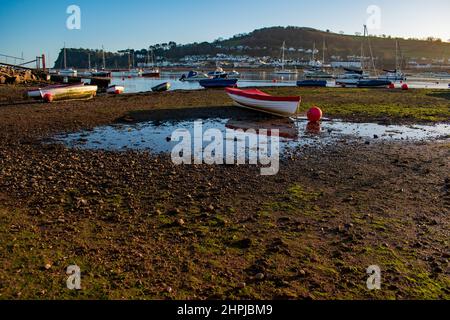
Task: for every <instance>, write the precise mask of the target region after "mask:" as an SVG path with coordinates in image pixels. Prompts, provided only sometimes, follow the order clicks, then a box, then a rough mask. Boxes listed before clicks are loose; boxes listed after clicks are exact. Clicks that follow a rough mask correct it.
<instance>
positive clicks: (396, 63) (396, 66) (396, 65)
mask: <svg viewBox="0 0 450 320" xmlns="http://www.w3.org/2000/svg"><path fill="white" fill-rule="evenodd" d="M399 69H400V68H399V65H398V40H397V41H395V71H398V70H399Z"/></svg>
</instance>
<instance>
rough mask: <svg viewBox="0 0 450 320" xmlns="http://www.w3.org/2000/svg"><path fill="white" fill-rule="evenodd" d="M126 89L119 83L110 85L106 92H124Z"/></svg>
mask: <svg viewBox="0 0 450 320" xmlns="http://www.w3.org/2000/svg"><path fill="white" fill-rule="evenodd" d="M124 91H125V87H123V86H118V85H113V86H109V87H108V89H106V93H110V94H122V93H124Z"/></svg>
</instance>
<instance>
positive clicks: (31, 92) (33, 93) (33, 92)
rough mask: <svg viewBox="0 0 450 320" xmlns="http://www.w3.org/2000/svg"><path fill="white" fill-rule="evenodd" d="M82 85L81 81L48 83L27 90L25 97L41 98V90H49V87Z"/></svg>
mask: <svg viewBox="0 0 450 320" xmlns="http://www.w3.org/2000/svg"><path fill="white" fill-rule="evenodd" d="M77 86H84V83H83V82H80V83H71V84H56V85H50V86H46V87H42V88H35V89H31V90H28V91H27V94H26V95H27V97H28V98H32V99H42V94H41V90H49V89H57V88H67V87H77Z"/></svg>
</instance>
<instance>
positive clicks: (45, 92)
mask: <svg viewBox="0 0 450 320" xmlns="http://www.w3.org/2000/svg"><path fill="white" fill-rule="evenodd" d="M97 89H98V87H97V86H91V85H87V86H86V85H84V86H80V85H76V86H67V87H59V88H43V89H41V90H40V92H41V97H42V99H44V101H46V102H53V101H60V100H86V99H92V98H93V97H95V95H96V94H97Z"/></svg>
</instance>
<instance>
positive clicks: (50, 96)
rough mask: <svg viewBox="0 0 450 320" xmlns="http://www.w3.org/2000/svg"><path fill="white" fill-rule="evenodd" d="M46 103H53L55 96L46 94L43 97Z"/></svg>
mask: <svg viewBox="0 0 450 320" xmlns="http://www.w3.org/2000/svg"><path fill="white" fill-rule="evenodd" d="M42 98H43V99H44V101H45V102H52V101H53V95H52V94H51V93H46V94H44V96H43V97H42Z"/></svg>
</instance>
